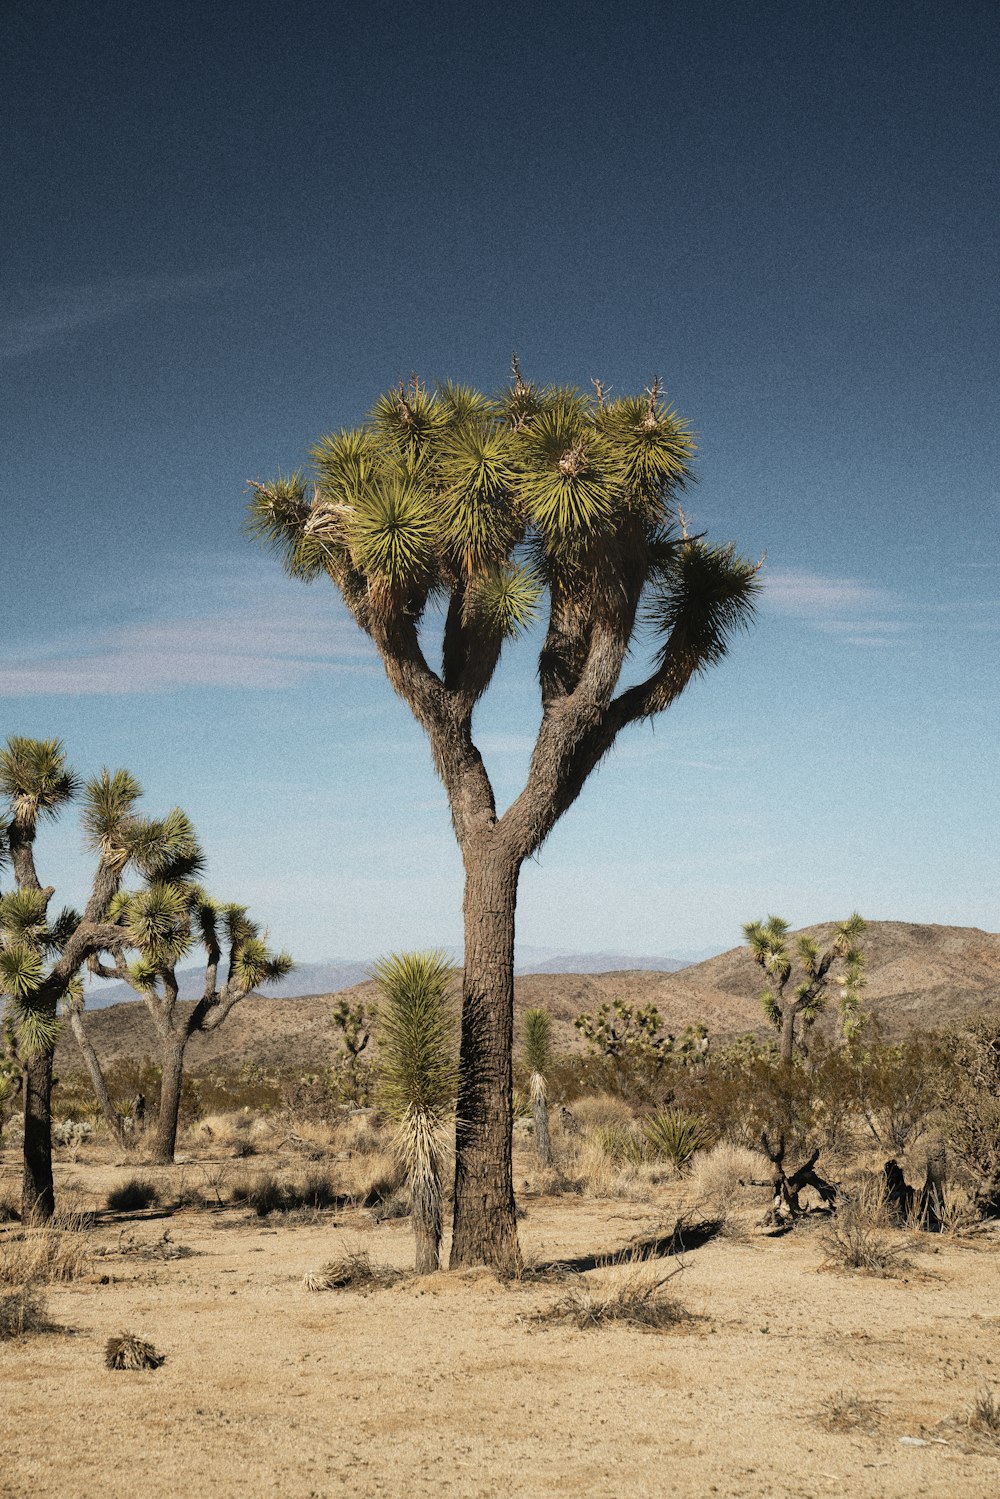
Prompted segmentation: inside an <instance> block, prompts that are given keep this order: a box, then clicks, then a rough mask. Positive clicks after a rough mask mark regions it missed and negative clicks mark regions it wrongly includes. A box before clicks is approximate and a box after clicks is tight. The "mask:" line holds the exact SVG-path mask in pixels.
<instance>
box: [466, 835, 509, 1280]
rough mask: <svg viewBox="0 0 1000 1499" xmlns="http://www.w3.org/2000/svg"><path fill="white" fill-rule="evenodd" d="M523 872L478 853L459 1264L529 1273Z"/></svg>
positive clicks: (497, 854) (471, 907) (471, 889)
mask: <svg viewBox="0 0 1000 1499" xmlns="http://www.w3.org/2000/svg"><path fill="white" fill-rule="evenodd" d="M517 877H518V864H517V862H516V861H515V860H513V859H511V858H510V857H509V855H507V854H506V853H505V851H504V850H502V849H501V848H497V847H495V846H494V847H493V848H486V849H475V850H469V851H467V854H466V882H465V979H464V985H463V991H462V1044H461V1071H460V1082H459V1093H458V1111H457V1117H456V1171H455V1218H454V1232H453V1237H452V1245H451V1265H452V1267H453V1268H454V1267H455V1266H458V1265H483V1264H485V1265H492V1266H493V1267H494V1268H495V1269H496V1270H498V1271H500V1273H501V1274H505V1275H510V1274H515V1273H516V1272H517V1271H518V1270H519V1269H520V1265H521V1251H520V1248H519V1246H518V1242H517V1224H516V1220H515V1211H514V1180H513V1171H512V1166H511V1156H510V1139H511V1132H512V1128H513V1105H512V1097H513V1061H512V1058H513V1046H514V911H515V906H516V902H517Z"/></svg>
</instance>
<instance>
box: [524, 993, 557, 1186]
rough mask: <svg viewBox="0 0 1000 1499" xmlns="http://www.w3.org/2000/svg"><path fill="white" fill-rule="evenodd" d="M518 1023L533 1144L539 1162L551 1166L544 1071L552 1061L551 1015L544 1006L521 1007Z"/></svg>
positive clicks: (547, 1089)
mask: <svg viewBox="0 0 1000 1499" xmlns="http://www.w3.org/2000/svg"><path fill="white" fill-rule="evenodd" d="M521 1025H522V1035H523V1037H524V1063H525V1066H526V1067H527V1069H528V1097H529V1098H530V1099H531V1112H532V1115H533V1117H534V1121H535V1146H536V1148H537V1150H538V1159H539V1160H540V1161H541V1163H542V1165H543V1166H551V1165H552V1137H551V1135H550V1134H549V1085H548V1071H549V1067H550V1066H551V1064H552V1019H551V1016H550V1015H549V1013H548V1011H547V1010H525V1012H524V1019H523V1020H522V1022H521Z"/></svg>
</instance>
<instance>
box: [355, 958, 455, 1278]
mask: <svg viewBox="0 0 1000 1499" xmlns="http://www.w3.org/2000/svg"><path fill="white" fill-rule="evenodd" d="M373 974H374V978H375V982H376V983H377V985H378V987H379V991H380V993H381V1002H380V1004H379V1101H380V1103H381V1104H382V1107H383V1108H384V1109H385V1111H386V1113H387V1114H389V1116H390V1117H391V1118H392V1119H393V1120H394V1121H395V1123H396V1148H397V1149H398V1151H399V1153H400V1156H401V1157H402V1160H403V1163H404V1165H405V1167H406V1173H407V1177H408V1178H409V1185H410V1198H411V1202H412V1209H413V1236H414V1239H415V1241H416V1270H417V1274H418V1275H426V1274H429V1273H430V1272H431V1271H434V1270H438V1269H440V1265H441V1202H442V1195H443V1194H442V1181H441V1178H442V1169H443V1165H444V1160H445V1153H446V1150H447V1145H446V1140H445V1130H446V1127H447V1125H448V1123H449V1121H450V1119H451V1117H452V1114H453V1110H454V1103H455V1093H456V1091H457V1087H458V1069H457V1065H456V1060H455V1040H454V1030H455V1027H454V1022H453V1018H452V1010H451V1005H450V1003H449V991H450V989H451V985H452V979H453V976H454V969H453V968H452V966H451V964H450V963H449V962H448V960H447V958H446V957H445V956H444V954H443V953H440V952H426V953H393V954H392V955H390V956H389V957H388V958H382V959H381V960H380V961H379V962H378V963H376V964H375V967H374V969H373Z"/></svg>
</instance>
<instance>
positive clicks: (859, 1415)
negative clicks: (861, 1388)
mask: <svg viewBox="0 0 1000 1499" xmlns="http://www.w3.org/2000/svg"><path fill="white" fill-rule="evenodd" d="M817 1419H818V1420H819V1424H820V1425H821V1426H822V1427H823V1428H824V1429H825V1430H826V1431H837V1432H844V1433H846V1432H852V1431H860V1432H862V1433H863V1434H864V1435H865V1436H874V1435H875V1434H876V1432H877V1431H878V1430H879V1427H880V1426H881V1425H882V1422H883V1421H884V1420H885V1412H884V1411H883V1409H882V1407H881V1406H880V1405H879V1404H878V1403H877V1402H876V1401H874V1400H866V1399H865V1397H864V1396H863V1395H857V1394H851V1393H849V1392H848V1391H847V1390H839V1391H838V1392H837V1394H836V1395H830V1396H829V1397H828V1399H826V1400H825V1401H824V1402H823V1406H822V1408H821V1410H820V1412H819V1415H818V1418H817Z"/></svg>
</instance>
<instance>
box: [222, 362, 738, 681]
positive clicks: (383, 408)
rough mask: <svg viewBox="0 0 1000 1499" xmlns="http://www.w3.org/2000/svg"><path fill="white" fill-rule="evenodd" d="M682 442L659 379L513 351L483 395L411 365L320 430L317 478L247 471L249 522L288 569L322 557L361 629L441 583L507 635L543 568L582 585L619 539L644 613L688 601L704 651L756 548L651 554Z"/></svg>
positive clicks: (713, 645) (708, 652) (734, 604)
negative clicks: (408, 377) (536, 378)
mask: <svg viewBox="0 0 1000 1499" xmlns="http://www.w3.org/2000/svg"><path fill="white" fill-rule="evenodd" d="M693 454H694V442H693V439H692V436H691V433H690V431H689V429H688V427H687V425H686V423H685V422H684V421H683V420H682V419H681V418H680V417H679V416H678V414H677V412H676V411H675V410H674V409H673V407H671V406H669V405H668V404H667V403H665V402H664V401H663V400H662V399H661V396H660V388H659V385H658V384H657V385H655V386H654V387H652V388H651V389H650V390H649V391H647V393H646V395H645V396H640V397H635V398H631V397H630V398H627V399H623V400H616V401H613V402H610V403H607V402H604V401H603V399H602V400H600V401H596V400H594V399H591V398H589V397H586V396H584V395H581V394H580V392H578V391H576V390H571V389H566V388H562V387H554V386H553V387H541V386H536V385H533V384H531V383H529V382H526V381H524V380H523V378H522V377H521V374H520V370H519V368H518V367H517V365H516V361H515V367H514V377H513V379H512V381H511V384H510V385H509V386H508V387H507V388H506V389H505V390H504V391H502V392H501V393H500V395H499V396H497V397H496V398H494V399H492V400H491V399H487V398H486V397H484V396H482V395H480V394H479V393H478V392H476V391H472V390H467V389H462V388H459V387H456V386H453V385H447V384H444V385H439V386H436V387H433V388H428V387H427V386H425V385H423V384H422V383H421V382H420V381H418V380H416V379H414V380H413V381H412V382H411V383H410V384H409V385H405V386H404V385H401V386H399V387H397V388H396V389H393V390H391V391H389V392H387V393H386V394H385V395H383V396H381V397H380V398H379V400H378V401H377V402H376V405H375V407H374V410H373V411H372V413H371V415H370V417H369V419H368V421H367V422H366V423H365V425H364V426H363V427H361V428H359V429H357V430H355V431H342V432H339V433H332V434H330V435H329V436H327V437H324V438H322V439H321V440H320V441H319V442H318V443H317V444H316V445H315V446H314V448H313V450H312V459H313V465H314V479H313V481H312V483H310V482H308V481H307V480H306V478H305V477H304V476H303V475H301V474H298V473H296V474H293V475H291V476H289V477H280V476H279V478H278V479H276V480H274V481H272V482H269V483H257V482H255V483H254V484H253V485H252V486H251V487H252V489H253V496H252V499H251V503H250V513H249V517H248V522H247V525H248V530H249V532H250V534H251V535H253V536H254V537H256V538H257V539H258V540H260V541H261V542H263V543H264V544H265V545H267V546H269V547H271V548H272V549H273V550H275V551H276V552H277V553H278V555H279V556H280V558H281V560H282V562H283V564H284V566H285V568H286V570H287V571H288V572H289V573H291V574H292V575H294V576H297V577H301V578H306V579H311V578H314V577H317V576H318V575H319V574H320V573H322V572H325V573H327V574H328V575H329V576H330V577H331V578H332V579H333V581H334V582H335V583H336V584H337V585H338V586H339V587H340V589H341V591H342V593H343V595H344V598H345V600H346V602H347V604H348V606H349V607H350V608H351V610H352V611H353V612H354V614H355V616H356V618H357V619H358V622H359V623H360V624H361V625H362V627H363V628H365V629H367V630H369V631H371V630H373V629H377V628H378V626H379V624H380V623H381V624H385V623H386V622H387V621H391V620H392V619H394V618H398V617H399V616H400V614H401V613H402V614H405V615H406V617H408V618H410V619H418V618H419V617H420V615H421V614H422V612H423V610H424V608H425V607H426V604H427V602H428V600H429V599H430V598H431V597H433V596H434V595H435V594H438V593H445V594H451V595H457V596H459V597H461V598H462V599H463V600H464V601H465V605H466V609H467V618H468V621H469V622H470V623H473V624H478V625H479V626H481V628H482V630H483V632H484V634H485V635H487V636H489V635H490V634H492V633H493V632H495V631H498V630H499V631H500V632H501V633H502V635H503V636H504V638H506V637H508V636H510V635H513V634H516V633H517V631H518V630H520V629H523V628H524V627H525V625H526V624H528V623H530V621H531V619H532V618H533V616H534V612H535V608H536V604H537V601H538V598H539V596H540V594H541V591H542V590H543V589H544V588H545V587H546V586H547V585H549V584H550V583H551V582H552V580H553V578H554V577H559V578H560V579H561V580H562V583H563V585H565V581H566V578H567V569H570V570H571V571H572V573H573V576H574V579H575V586H576V587H577V588H578V589H579V590H580V592H581V594H585V593H587V592H588V591H592V587H593V583H594V579H595V577H596V575H597V573H598V572H599V571H600V570H601V569H602V568H604V569H605V570H606V566H607V559H608V557H609V555H615V554H616V553H617V554H620V558H619V560H620V564H621V565H622V566H624V567H627V568H628V569H630V570H632V571H634V570H635V569H636V568H638V570H639V572H640V574H641V576H642V578H647V579H648V583H649V587H650V599H649V609H650V612H651V615H652V618H653V622H654V624H655V626H656V627H657V628H658V629H661V630H662V631H663V632H664V633H666V632H669V631H670V630H672V629H674V628H675V626H676V624H677V621H678V619H680V618H683V620H684V623H685V628H687V629H688V630H689V632H690V641H689V642H688V649H689V652H690V653H691V654H692V655H693V654H695V653H698V652H700V653H701V654H702V657H703V658H704V661H703V664H707V662H708V661H710V660H712V659H715V658H716V657H717V656H718V654H720V653H721V652H722V651H723V650H724V649H725V641H726V639H727V637H728V635H729V633H731V631H732V630H733V629H734V628H735V627H736V626H738V625H740V624H742V623H743V622H744V621H745V619H746V616H747V613H748V611H749V610H750V608H751V607H752V598H753V593H754V591H755V587H756V583H755V578H754V573H755V569H754V568H753V567H752V566H751V565H750V564H747V563H745V562H744V561H743V560H742V559H740V558H738V557H736V556H735V554H734V553H733V552H732V551H731V549H728V550H727V549H725V548H711V547H708V546H706V545H705V544H704V543H703V542H702V541H701V540H700V539H699V538H695V539H693V540H688V539H686V538H677V539H676V545H675V546H673V547H672V548H671V550H670V565H669V566H663V565H661V564H662V562H663V556H664V553H663V538H664V536H665V534H667V533H668V532H669V528H670V527H671V525H672V524H673V519H674V516H673V504H674V500H675V497H676V495H677V493H678V491H679V490H680V489H681V488H682V487H683V486H684V485H685V484H686V483H687V482H688V481H689V479H690V478H691V472H692V471H691V460H692V458H693ZM525 557H530V559H531V567H530V570H526V568H525V562H524V558H525Z"/></svg>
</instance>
